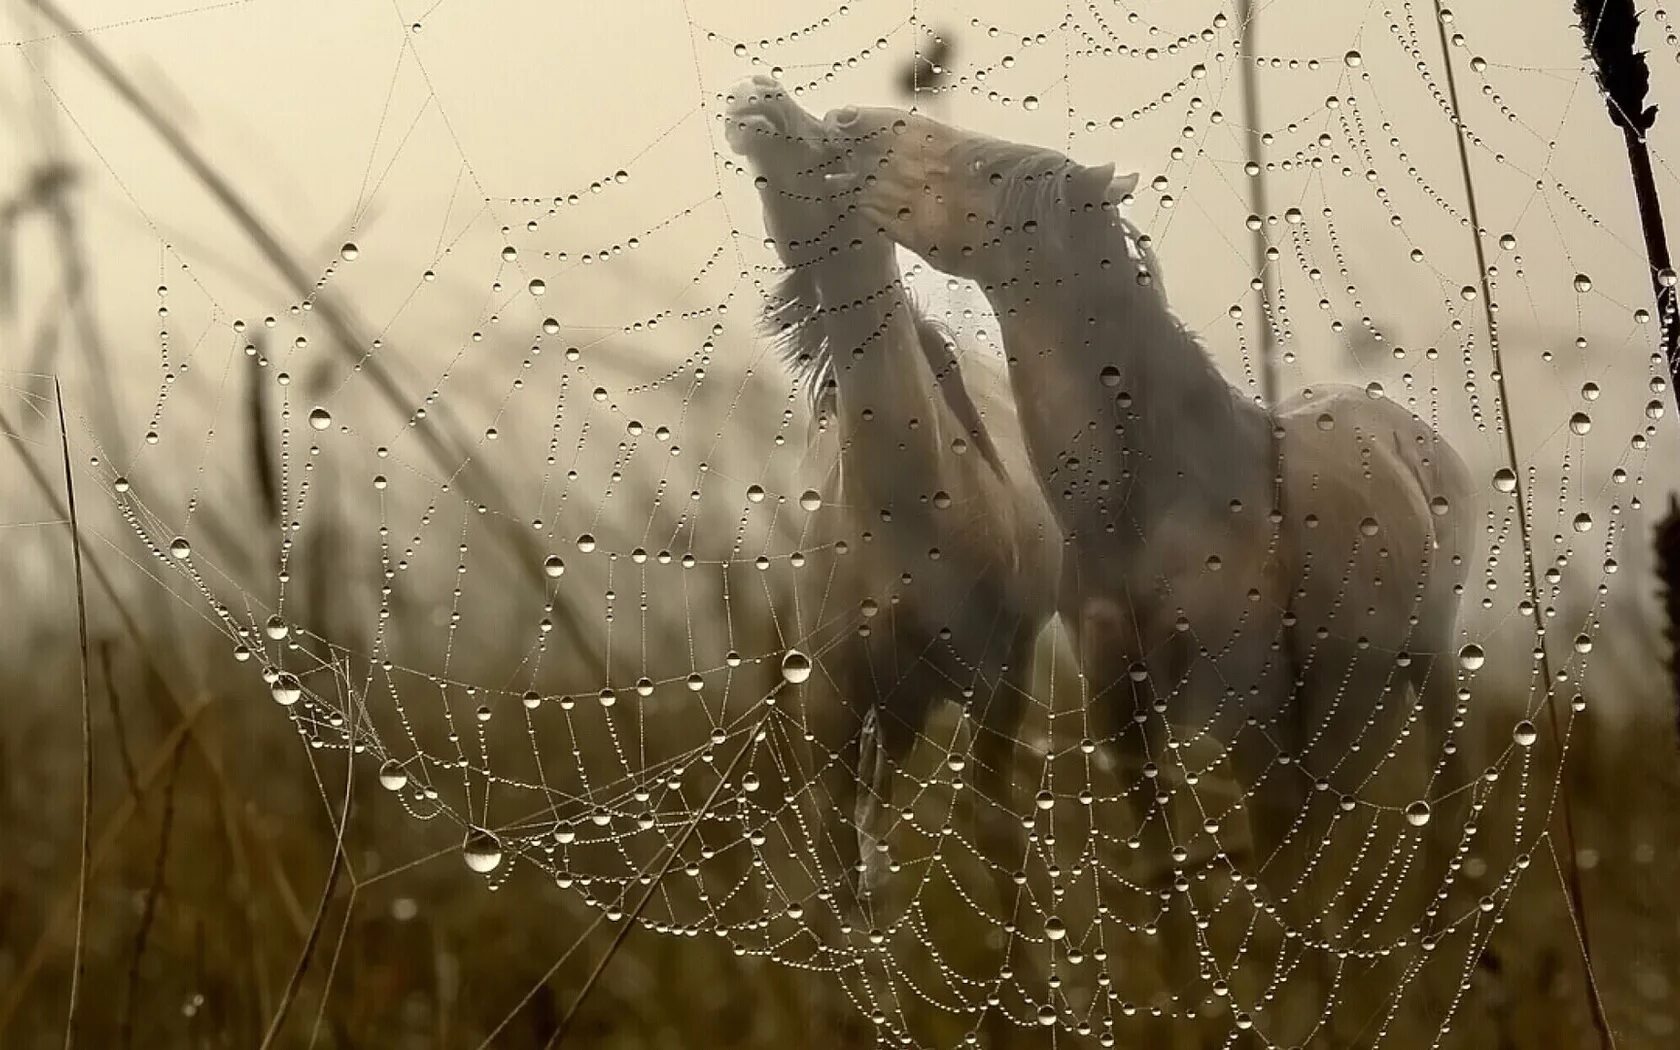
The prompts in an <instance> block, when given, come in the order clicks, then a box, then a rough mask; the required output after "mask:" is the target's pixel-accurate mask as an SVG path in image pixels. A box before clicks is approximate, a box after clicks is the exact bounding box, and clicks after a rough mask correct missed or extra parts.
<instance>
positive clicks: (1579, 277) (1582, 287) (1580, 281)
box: [1575, 273, 1593, 294]
mask: <svg viewBox="0 0 1680 1050" xmlns="http://www.w3.org/2000/svg"><path fill="white" fill-rule="evenodd" d="M1592 286H1593V285H1592V278H1591V277H1588V276H1587V275H1586V274H1584V273H1578V274H1576V275H1575V290H1576V291H1577V292H1581V293H1583V294H1585V293H1586V292H1590V291H1592Z"/></svg>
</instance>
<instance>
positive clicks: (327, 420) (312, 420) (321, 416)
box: [309, 406, 332, 430]
mask: <svg viewBox="0 0 1680 1050" xmlns="http://www.w3.org/2000/svg"><path fill="white" fill-rule="evenodd" d="M330 426H332V413H331V412H328V411H327V410H326V409H324V408H321V407H319V406H317V407H315V408H312V409H310V410H309V427H310V429H311V430H325V429H327V428H328V427H330Z"/></svg>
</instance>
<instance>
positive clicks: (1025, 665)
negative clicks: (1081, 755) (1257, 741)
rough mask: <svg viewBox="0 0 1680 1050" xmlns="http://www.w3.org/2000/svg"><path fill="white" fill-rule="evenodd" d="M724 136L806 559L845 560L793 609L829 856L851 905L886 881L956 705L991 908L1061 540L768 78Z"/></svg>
mask: <svg viewBox="0 0 1680 1050" xmlns="http://www.w3.org/2000/svg"><path fill="white" fill-rule="evenodd" d="M725 121H726V124H725V133H726V137H727V140H728V142H729V144H730V146H731V148H733V149H734V150H735V152H736V153H737V154H739V155H741V156H742V157H744V158H745V159H746V161H747V163H748V165H749V166H750V168H751V169H752V170H753V172H754V175H755V182H756V184H757V186H758V190H759V194H760V201H761V204H762V206H763V211H764V221H765V225H766V228H767V231H768V233H769V235H770V238H771V240H772V241H773V243H774V247H775V250H776V252H777V254H778V256H779V258H780V260H781V263H782V266H783V268H784V272H783V274H782V276H781V277H780V280H779V283H778V285H777V287H776V289H775V291H774V292H773V293H772V295H771V297H770V303H769V306H768V308H767V311H766V320H767V323H768V326H769V328H770V330H771V334H772V335H773V337H774V339H775V340H776V344H777V347H778V349H779V351H780V356H781V358H782V361H783V363H784V364H785V366H786V368H787V370H788V372H789V374H790V375H791V376H792V377H793V378H794V380H795V381H796V383H797V384H798V385H799V386H801V387H803V388H804V390H805V392H806V393H807V394H808V396H809V397H810V399H811V404H812V408H813V411H814V416H815V423H814V426H813V432H812V434H811V435H810V439H811V440H810V447H809V449H808V452H807V464H808V466H809V468H810V472H811V473H813V474H815V475H821V476H822V477H823V478H824V481H823V484H822V488H821V491H820V493H819V495H820V498H821V510H820V511H817V512H816V513H814V514H813V515H812V522H813V524H812V534H811V537H810V541H809V543H810V546H811V547H812V548H813V549H818V550H830V551H833V550H836V549H843V550H844V551H845V552H846V553H844V554H840V555H837V556H836V557H835V558H834V562H833V564H834V566H835V570H834V573H833V576H832V578H830V577H828V576H824V577H823V578H821V579H820V580H819V579H813V581H812V582H813V585H814V586H812V587H810V588H807V589H806V593H807V594H810V595H814V600H813V601H810V602H805V603H804V605H805V607H804V608H802V609H801V610H799V614H800V616H801V618H802V620H803V623H802V624H801V630H803V631H804V632H805V638H804V639H803V640H802V641H801V643H800V644H801V645H807V646H808V647H809V649H810V654H811V657H812V659H813V662H814V664H815V667H814V671H813V674H812V676H811V679H810V681H809V682H808V684H807V685H806V686H804V689H805V691H806V699H807V702H808V705H809V706H814V707H817V708H821V707H823V706H825V705H826V706H828V707H830V708H832V709H835V710H839V711H843V712H846V713H847V714H848V715H849V717H850V729H849V733H848V734H847V735H846V736H845V737H844V739H846V740H847V743H846V744H845V745H844V747H843V748H842V749H841V750H840V754H839V756H838V759H837V765H838V766H839V768H840V771H841V776H840V777H839V778H838V781H839V782H838V783H837V784H836V785H835V792H836V796H837V797H836V805H835V806H834V807H833V811H832V813H831V816H832V817H833V818H834V819H835V820H836V821H838V822H841V823H843V822H845V821H846V820H848V819H849V820H850V821H851V822H852V824H853V825H854V826H855V834H853V835H848V834H846V833H845V832H844V831H843V830H840V831H838V832H836V833H835V834H834V835H833V838H834V840H835V845H836V847H837V848H838V849H839V850H840V851H841V853H842V858H843V860H844V861H845V862H846V866H847V867H848V868H855V869H856V871H857V873H858V879H857V881H858V886H857V889H858V890H859V891H860V894H861V895H862V896H863V897H864V898H865V899H867V898H868V897H869V896H870V895H871V894H873V893H875V892H876V891H877V890H878V889H879V887H880V885H881V883H882V880H883V877H884V875H885V873H886V871H887V869H888V865H889V859H888V853H887V850H886V841H887V834H888V831H889V830H890V826H891V825H892V823H893V822H894V821H895V820H896V819H897V818H898V813H899V811H898V810H896V809H894V808H893V804H892V796H891V786H892V770H893V769H894V768H895V767H896V766H898V765H899V764H901V763H902V762H903V760H904V759H905V757H906V756H907V755H908V753H909V752H910V750H911V748H912V747H913V746H914V745H915V743H916V740H917V737H918V736H919V735H921V733H922V731H923V729H924V727H925V725H926V723H927V721H928V718H929V716H930V714H931V713H932V711H933V710H934V709H935V707H936V706H937V704H938V702H939V701H942V700H951V701H955V702H957V703H959V704H961V705H963V707H964V709H965V710H966V712H967V714H968V716H969V720H970V724H971V726H972V730H973V734H974V737H973V755H974V760H975V761H974V767H975V768H974V770H973V775H972V784H973V793H974V794H976V795H978V796H979V798H978V799H977V801H976V811H977V813H976V816H977V822H978V831H977V834H978V837H979V839H980V841H979V843H978V845H979V847H980V852H981V854H982V856H983V857H984V858H985V860H986V862H987V865H988V867H989V869H990V873H991V877H992V879H993V881H994V883H995V884H996V887H997V892H998V894H999V896H1000V898H1001V903H1002V906H1003V907H1005V908H1006V909H1008V908H1010V907H1012V903H1011V902H1013V901H1014V900H1015V897H1016V895H1017V894H1018V893H1019V892H1020V891H1019V888H1018V886H1017V885H1016V883H1015V882H1014V880H1013V879H1012V878H1011V873H1012V870H1013V869H1015V868H1018V867H1020V866H1021V865H1022V864H1023V863H1024V854H1025V850H1026V838H1025V832H1024V830H1023V829H1022V827H1021V824H1020V818H1019V816H1018V815H1017V812H1016V808H1015V805H1014V794H1015V792H1014V787H1013V777H1012V772H1011V770H1012V766H1013V763H1014V758H1015V748H1016V742H1017V739H1018V736H1019V731H1020V726H1021V722H1022V717H1023V715H1024V713H1025V711H1026V708H1027V705H1028V704H1029V702H1030V695H1029V689H1030V684H1031V669H1032V658H1033V650H1034V647H1035V645H1036V643H1037V640H1038V636H1039V633H1040V631H1041V630H1042V629H1043V627H1044V625H1045V624H1046V622H1047V621H1048V620H1049V619H1050V617H1051V616H1052V615H1054V592H1053V589H1054V584H1055V580H1056V578H1057V574H1058V572H1059V559H1060V536H1059V534H1058V533H1057V531H1056V527H1055V520H1054V518H1053V516H1052V515H1051V514H1050V512H1049V509H1048V507H1047V506H1046V505H1045V501H1044V498H1043V496H1042V494H1041V493H1040V491H1039V489H1038V487H1037V486H1036V485H1034V484H1032V481H1031V471H1030V468H1029V467H1028V465H1027V463H1026V460H1025V452H1024V444H1023V441H1022V437H1021V434H1020V429H1019V424H1018V422H1017V420H1016V419H1015V413H1014V406H1013V401H1012V399H1011V397H1010V395H1009V391H1008V386H1007V382H1006V380H1005V379H1004V377H1003V376H1002V374H1001V368H1000V367H997V366H993V367H992V368H990V369H988V367H987V366H986V365H985V363H984V362H982V361H980V360H978V359H977V357H976V355H959V353H958V350H957V348H956V347H955V346H954V344H953V343H952V341H951V339H950V338H949V337H948V334H947V332H946V331H945V330H944V329H943V328H942V327H941V326H939V325H937V324H935V323H934V322H933V321H931V320H929V319H928V318H927V317H925V316H924V315H923V314H922V312H921V311H920V310H919V309H918V307H917V305H916V304H915V303H914V302H913V301H912V300H911V298H910V296H909V294H908V292H907V291H906V289H905V286H904V283H903V281H902V278H901V275H900V272H899V269H898V263H897V258H896V252H897V249H896V247H895V246H894V244H893V243H892V242H891V241H889V240H888V239H887V238H885V237H882V236H880V235H879V234H878V233H877V232H876V231H875V229H874V228H873V226H872V225H871V224H867V223H865V222H863V221H862V220H861V219H860V218H859V217H858V215H857V214H856V210H855V209H854V208H853V207H851V206H850V205H849V203H848V202H846V201H843V200H837V199H835V198H834V196H833V195H832V192H831V191H830V189H829V187H828V185H827V182H826V180H825V174H828V173H830V172H834V171H838V170H839V169H838V168H837V167H835V165H836V164H837V163H838V160H839V156H838V154H837V152H836V151H835V150H834V149H833V147H832V144H831V143H829V142H828V141H827V139H826V136H825V134H824V131H823V129H822V127H821V125H820V124H819V122H817V121H816V120H814V119H813V118H811V117H810V116H809V115H807V114H806V113H805V112H804V111H803V110H802V109H801V108H800V107H799V106H797V105H796V104H794V103H793V102H792V101H791V100H790V99H789V98H788V97H787V96H786V95H785V93H784V91H783V88H782V86H781V84H780V83H779V82H777V81H774V80H771V79H769V78H766V77H755V78H753V79H751V80H748V81H746V82H744V83H742V84H740V85H738V86H737V87H735V88H734V89H733V90H732V91H731V93H730V95H729V98H728V109H727V112H726V115H725ZM825 169H826V170H825ZM853 771H855V774H854V772H853ZM852 794H855V796H856V801H855V803H853V802H851V801H850V800H849V799H848V798H847V796H848V795H852ZM847 851H850V855H847Z"/></svg>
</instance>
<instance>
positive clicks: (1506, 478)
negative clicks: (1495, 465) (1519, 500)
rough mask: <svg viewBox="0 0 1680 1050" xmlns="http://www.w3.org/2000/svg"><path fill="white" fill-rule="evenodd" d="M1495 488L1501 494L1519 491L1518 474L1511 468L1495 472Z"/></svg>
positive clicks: (1501, 468)
mask: <svg viewBox="0 0 1680 1050" xmlns="http://www.w3.org/2000/svg"><path fill="white" fill-rule="evenodd" d="M1493 487H1494V488H1496V489H1498V490H1499V491H1500V492H1515V491H1517V472H1516V471H1514V470H1512V469H1511V468H1510V467H1500V468H1499V469H1498V470H1496V471H1494V472H1493Z"/></svg>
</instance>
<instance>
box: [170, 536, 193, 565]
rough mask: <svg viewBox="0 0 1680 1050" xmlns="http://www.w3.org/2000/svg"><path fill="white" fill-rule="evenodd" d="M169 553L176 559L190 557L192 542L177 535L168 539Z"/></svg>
mask: <svg viewBox="0 0 1680 1050" xmlns="http://www.w3.org/2000/svg"><path fill="white" fill-rule="evenodd" d="M169 553H170V554H172V555H174V556H175V557H176V558H177V559H180V560H184V559H187V558H190V557H192V544H190V543H188V542H187V541H186V539H185V537H182V536H177V537H175V538H174V539H172V540H170V541H169Z"/></svg>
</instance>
